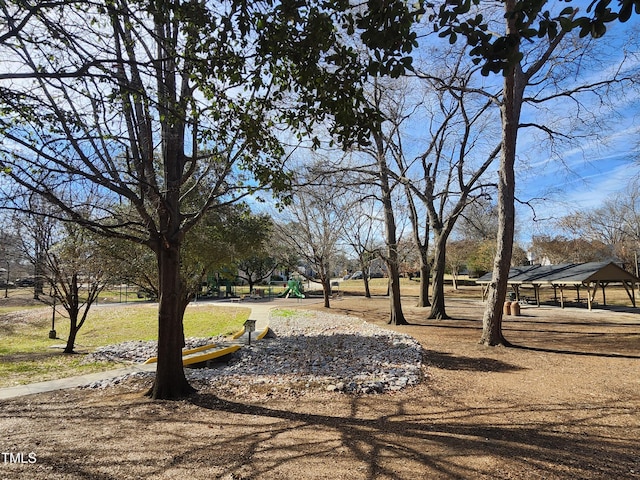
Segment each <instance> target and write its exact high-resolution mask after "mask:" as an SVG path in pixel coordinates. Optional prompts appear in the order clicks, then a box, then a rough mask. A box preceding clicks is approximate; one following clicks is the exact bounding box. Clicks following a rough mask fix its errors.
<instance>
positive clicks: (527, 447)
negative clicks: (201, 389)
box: [191, 394, 636, 480]
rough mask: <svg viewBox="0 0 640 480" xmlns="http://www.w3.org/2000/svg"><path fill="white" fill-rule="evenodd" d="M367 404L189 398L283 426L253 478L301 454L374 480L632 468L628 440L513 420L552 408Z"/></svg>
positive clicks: (616, 410) (254, 466) (588, 473)
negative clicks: (304, 407) (323, 409)
mask: <svg viewBox="0 0 640 480" xmlns="http://www.w3.org/2000/svg"><path fill="white" fill-rule="evenodd" d="M371 401H372V400H371V399H361V398H359V397H357V396H354V397H353V399H352V400H351V403H352V405H351V411H348V410H345V411H340V410H336V411H335V412H336V413H335V414H329V415H327V414H314V413H307V412H296V411H290V410H282V409H279V408H277V407H271V406H263V405H249V404H244V403H240V402H237V401H231V400H225V399H221V398H219V397H217V396H215V395H208V394H197V395H195V396H194V397H193V398H192V399H191V402H192V404H193V405H196V406H198V407H201V408H205V409H211V410H215V411H219V412H224V413H227V414H230V415H236V414H240V415H243V416H247V425H249V424H250V423H251V420H250V419H251V418H255V419H260V421H265V420H266V419H272V420H285V421H286V425H287V428H285V427H284V425H280V426H279V428H273V427H270V428H269V429H266V428H265V429H261V431H260V433H259V434H258V435H256V445H254V453H255V451H258V450H260V451H261V458H265V456H264V448H265V447H264V446H265V445H266V448H267V449H268V450H269V455H268V456H267V457H266V458H267V461H265V462H264V463H262V462H255V461H254V462H249V461H247V464H245V468H249V471H251V475H250V478H254V476H255V477H259V478H263V475H265V474H266V473H267V472H268V471H273V470H276V471H278V470H280V469H283V468H285V469H286V466H287V464H288V463H290V462H294V461H300V459H301V458H303V457H305V456H309V457H310V458H314V457H315V458H317V457H318V456H320V457H321V458H324V459H325V461H331V462H332V463H333V462H336V463H335V465H336V466H337V465H338V464H339V463H340V462H343V461H344V460H343V458H344V457H345V456H346V457H351V458H352V460H351V461H352V462H353V463H354V466H355V465H362V464H364V466H365V467H366V469H367V474H366V475H365V476H358V478H367V479H371V480H373V479H377V478H398V479H404V478H406V479H409V478H416V477H415V476H416V475H419V474H422V475H425V476H424V477H423V478H427V477H428V478H491V476H492V475H495V474H499V471H500V470H499V469H500V467H496V466H495V465H496V464H498V465H501V464H502V463H503V462H504V463H510V464H511V465H512V466H513V465H515V466H516V467H515V468H516V470H518V469H520V470H521V472H522V473H523V474H525V475H531V476H536V477H537V476H540V477H541V478H572V477H576V478H605V477H607V476H608V475H614V476H615V475H616V474H618V475H619V474H620V473H621V472H634V468H636V461H635V460H634V459H633V458H632V455H631V452H632V451H633V450H634V449H635V446H634V445H633V443H634V442H633V441H632V440H631V439H628V438H604V437H600V438H597V439H596V438H594V437H593V436H592V435H585V434H584V433H582V432H581V431H580V430H581V429H580V428H579V427H578V428H576V429H575V431H574V430H572V429H566V428H564V427H562V424H561V423H558V424H557V425H556V423H555V422H553V421H551V422H550V421H538V422H535V423H526V424H525V423H518V420H517V419H518V418H519V416H520V415H521V414H523V412H525V411H526V412H527V414H528V413H530V410H531V409H532V408H533V409H536V408H538V409H539V410H540V412H541V413H542V414H543V415H544V412H551V411H552V410H553V407H550V406H549V405H538V406H535V405H534V406H531V405H529V406H526V407H525V406H522V407H519V406H509V407H504V408H476V409H474V408H464V409H460V410H455V411H447V410H443V411H440V412H438V413H434V412H431V413H424V414H422V415H420V414H416V413H412V412H411V410H412V408H413V407H412V405H411V404H410V403H404V402H398V403H397V405H396V408H395V411H394V412H390V411H389V409H387V410H386V412H380V414H379V415H378V416H375V415H374V416H367V417H364V418H363V417H359V416H358V413H357V412H359V411H360V410H361V408H362V406H363V405H361V403H363V402H364V403H371ZM341 403H344V402H341ZM558 408H559V409H560V410H562V409H565V408H567V407H565V406H558ZM560 413H562V412H560ZM560 413H559V412H557V411H556V412H554V414H556V415H559V414H560ZM565 413H566V414H571V415H573V414H574V413H575V412H565ZM619 414H620V407H613V406H612V407H611V408H609V409H608V410H606V411H604V410H601V409H599V410H596V409H594V410H593V412H590V413H589V415H590V416H591V418H590V419H589V421H594V422H596V423H598V424H601V425H602V424H606V422H607V420H606V419H607V417H608V416H610V415H619ZM506 419H509V420H506ZM292 427H295V430H296V432H297V433H295V434H294V437H295V438H298V439H299V441H300V443H296V444H289V443H288V442H289V441H291V440H292V439H291V438H289V437H288V436H287V441H283V439H279V438H278V437H280V436H281V435H285V436H286V435H289V434H290V433H287V434H285V433H284V432H285V431H288V432H291V430H290V429H291V428H292ZM314 431H315V432H323V433H322V435H318V436H315V437H314V435H313V434H311V435H310V434H309V432H314ZM305 432H306V433H305ZM265 435H266V438H265ZM310 438H313V441H311V440H310ZM258 439H260V440H258ZM311 452H313V453H311ZM247 456H248V457H251V456H252V455H251V454H250V455H247ZM332 457H333V460H330V459H331V458H332ZM463 457H469V458H473V457H476V458H484V459H485V460H486V459H488V458H492V459H493V461H495V462H496V463H493V462H486V463H485V462H478V463H475V462H474V461H467V462H465V461H461V458H463ZM400 465H402V469H400V468H399V466H400ZM365 467H361V468H365ZM495 468H498V470H497V471H496V470H494V469H495ZM322 478H327V477H322Z"/></svg>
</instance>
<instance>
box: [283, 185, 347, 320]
mask: <svg viewBox="0 0 640 480" xmlns="http://www.w3.org/2000/svg"><path fill="white" fill-rule="evenodd" d="M296 190H297V193H296V194H295V195H294V196H293V198H292V200H291V203H290V204H289V205H288V206H287V208H286V210H285V212H283V218H282V219H281V220H280V222H279V223H278V237H279V238H280V241H281V242H282V243H283V244H284V245H287V246H288V249H289V251H291V252H292V253H293V254H294V255H296V256H298V258H300V259H301V260H302V261H303V262H304V265H305V267H306V268H305V270H311V271H313V272H314V273H315V275H317V279H318V280H319V281H320V284H321V285H322V291H323V296H324V306H325V308H330V307H331V278H332V274H333V264H334V260H335V257H336V255H337V253H338V250H337V249H338V243H339V240H340V235H341V233H342V232H343V231H344V222H345V217H346V212H347V209H345V208H342V206H341V205H340V202H339V195H340V193H341V191H340V190H339V189H338V188H335V187H333V186H328V185H309V184H307V185H303V186H300V187H298V188H297V189H296ZM305 275H306V274H305Z"/></svg>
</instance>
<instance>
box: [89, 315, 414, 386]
mask: <svg viewBox="0 0 640 480" xmlns="http://www.w3.org/2000/svg"><path fill="white" fill-rule="evenodd" d="M286 313H287V315H286V316H279V315H278V311H276V312H274V313H273V314H272V316H271V319H270V330H271V332H270V334H269V335H268V336H267V337H266V338H264V339H262V340H260V341H257V342H255V343H252V344H251V345H250V346H244V347H243V348H241V349H240V350H238V351H237V352H236V353H234V354H233V355H232V356H231V357H230V359H229V360H228V363H217V364H210V365H208V367H207V368H188V369H186V370H185V371H186V374H187V378H188V379H189V381H190V382H191V383H192V384H193V385H194V386H196V387H197V388H199V389H212V390H214V391H224V392H226V393H233V394H236V395H243V394H250V393H251V394H255V392H256V391H260V392H263V393H265V394H272V393H276V392H282V391H286V392H288V393H293V394H296V392H297V394H300V393H304V391H306V390H309V389H314V390H318V389H321V390H326V391H329V392H344V393H365V394H367V393H384V392H389V391H398V390H401V389H403V388H405V387H407V386H411V385H415V384H417V383H418V382H420V379H421V378H422V354H423V351H422V347H421V346H420V344H419V343H418V342H417V341H416V340H415V339H414V338H413V337H411V336H409V335H403V334H400V333H397V332H393V331H390V330H386V329H383V328H380V327H378V326H376V325H373V324H370V323H367V322H364V321H362V320H360V319H356V318H353V317H348V316H340V315H333V314H328V313H324V312H295V313H294V314H293V315H291V312H290V311H288V312H286ZM216 340H218V341H219V340H220V338H219V337H218V338H209V339H189V340H188V344H189V347H194V346H198V345H203V344H206V343H211V342H215V341H216ZM154 354H155V344H154V342H126V343H122V344H118V345H112V346H108V347H103V348H101V349H99V351H97V352H96V353H94V354H92V355H90V356H89V358H88V360H91V361H93V360H107V359H108V360H112V361H113V360H116V361H123V360H125V361H132V362H138V361H142V360H143V359H146V358H149V357H150V356H153V355H154ZM131 377H133V378H131ZM148 378H151V374H142V373H140V374H134V375H129V376H128V378H127V379H126V380H129V381H139V380H143V379H148ZM124 381H125V378H118V379H111V380H107V381H103V382H98V383H94V384H92V385H90V386H89V387H91V388H101V387H107V386H110V385H114V384H120V383H122V382H124Z"/></svg>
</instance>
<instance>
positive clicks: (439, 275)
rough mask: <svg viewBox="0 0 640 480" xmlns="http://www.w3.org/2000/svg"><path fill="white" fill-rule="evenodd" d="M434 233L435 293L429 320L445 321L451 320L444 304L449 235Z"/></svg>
mask: <svg viewBox="0 0 640 480" xmlns="http://www.w3.org/2000/svg"><path fill="white" fill-rule="evenodd" d="M434 233H435V241H434V243H435V250H434V260H433V293H432V297H431V313H430V314H429V318H433V319H438V320H445V319H448V318H450V317H449V315H447V312H446V310H445V304H444V271H445V267H446V262H445V254H446V243H447V238H448V234H447V233H446V232H444V231H439V232H438V231H435V232H434Z"/></svg>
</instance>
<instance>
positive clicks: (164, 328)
mask: <svg viewBox="0 0 640 480" xmlns="http://www.w3.org/2000/svg"><path fill="white" fill-rule="evenodd" d="M157 255H158V267H159V272H160V289H159V290H160V299H159V302H160V303H159V306H158V365H157V370H156V378H155V381H154V383H153V386H152V387H151V390H150V391H149V395H150V396H151V397H152V398H154V399H163V400H172V399H177V398H181V397H185V396H187V395H189V394H190V393H193V392H194V391H195V389H194V388H193V387H191V385H189V382H187V378H186V376H185V374H184V368H183V366H182V345H183V333H182V332H183V330H182V315H181V313H182V311H183V310H182V308H181V304H182V302H181V298H180V292H181V288H180V242H179V241H173V242H169V241H168V240H166V239H164V242H162V244H161V245H160V247H159V249H158V253H157Z"/></svg>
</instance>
